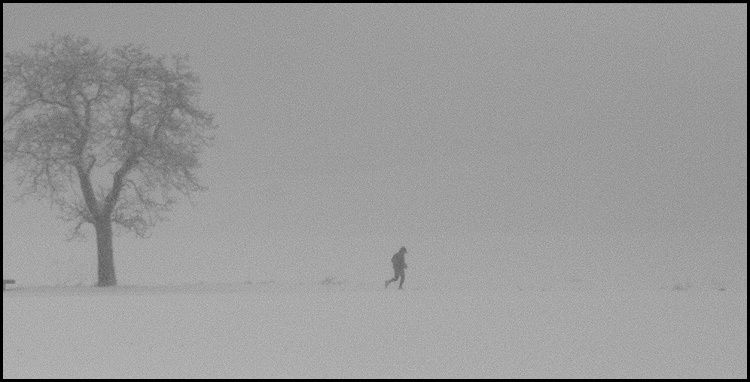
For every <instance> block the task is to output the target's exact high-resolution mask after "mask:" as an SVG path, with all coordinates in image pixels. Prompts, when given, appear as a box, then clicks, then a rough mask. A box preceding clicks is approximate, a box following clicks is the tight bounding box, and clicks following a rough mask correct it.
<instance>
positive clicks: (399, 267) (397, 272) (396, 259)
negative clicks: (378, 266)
mask: <svg viewBox="0 0 750 382" xmlns="http://www.w3.org/2000/svg"><path fill="white" fill-rule="evenodd" d="M405 254H406V247H401V249H399V250H398V252H396V254H395V255H393V257H391V262H392V263H393V278H392V279H390V280H386V281H385V287H386V288H388V284H390V283H392V282H394V281H396V280H398V279H399V278H400V279H401V282H399V283H398V289H403V286H404V279H405V278H406V274H405V273H404V270H405V269H406V261H405V260H404V255H405Z"/></svg>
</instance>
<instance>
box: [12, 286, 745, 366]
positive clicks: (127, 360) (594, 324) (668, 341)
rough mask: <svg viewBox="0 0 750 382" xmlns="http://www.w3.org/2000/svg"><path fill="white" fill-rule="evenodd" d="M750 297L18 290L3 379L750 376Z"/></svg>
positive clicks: (309, 289) (340, 289)
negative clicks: (749, 300)
mask: <svg viewBox="0 0 750 382" xmlns="http://www.w3.org/2000/svg"><path fill="white" fill-rule="evenodd" d="M746 311H747V292H746V289H743V290H727V291H719V290H710V289H703V290H701V289H694V290H681V291H676V290H630V291H623V290H559V291H522V290H512V291H511V290H499V289H498V290H493V291H481V290H477V289H473V290H450V291H435V290H410V289H405V290H404V291H398V290H396V289H395V288H394V289H388V290H383V289H382V286H379V287H378V285H374V284H373V285H359V286H347V285H344V286H336V285H329V286H324V285H314V284H310V285H302V284H299V285H286V286H284V285H279V284H266V285H257V284H253V285H224V286H205V285H204V286H187V287H150V288H146V287H118V288H112V289H106V290H101V289H96V288H84V287H80V288H63V289H52V288H29V289H17V290H13V291H8V292H4V293H3V378H18V377H41V378H81V377H144V378H149V377H172V378H179V377H216V378H218V377H228V378H230V377H248V378H261V377H352V378H356V377H385V378H391V377H449V378H459V377H510V378H514V377H516V378H531V377H541V378H548V377H584V378H599V377H624V378H649V377H653V378H664V377H671V378H688V377H697V378H711V377H717V378H747V313H746Z"/></svg>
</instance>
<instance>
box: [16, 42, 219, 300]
mask: <svg viewBox="0 0 750 382" xmlns="http://www.w3.org/2000/svg"><path fill="white" fill-rule="evenodd" d="M197 85H198V78H197V76H196V75H195V74H194V73H193V72H191V71H190V69H189V67H188V66H187V65H186V58H185V57H182V56H175V57H171V58H169V59H168V58H165V57H156V56H153V55H151V54H149V53H147V52H146V50H145V49H144V48H143V47H139V46H133V45H126V46H122V47H116V48H113V49H109V50H105V49H103V48H101V47H100V46H98V45H94V44H92V43H91V42H90V41H89V40H88V39H86V38H82V37H73V36H52V38H51V39H50V41H47V42H43V43H39V44H36V45H34V46H32V49H31V52H14V53H10V54H6V55H5V60H4V62H3V103H4V104H5V105H9V107H7V109H6V108H5V107H4V109H6V110H4V112H3V163H4V164H5V163H10V164H13V165H15V169H16V170H17V171H18V178H17V180H18V184H19V186H20V187H21V196H22V197H26V196H35V197H37V198H38V199H43V200H49V201H50V202H51V203H52V205H54V206H56V207H58V208H59V211H60V213H61V217H62V218H63V219H64V220H66V221H68V222H72V223H73V224H74V228H73V229H72V231H71V232H72V236H71V237H77V236H81V235H82V230H81V229H82V227H83V226H84V225H85V224H88V223H90V224H92V225H93V226H94V230H95V232H96V242H97V253H98V285H99V286H111V285H116V283H117V281H116V278H115V269H114V257H113V250H112V228H113V224H116V225H119V226H122V227H124V228H126V229H128V230H131V231H134V232H135V233H136V234H137V235H138V236H141V237H143V236H145V235H146V234H147V232H148V229H149V228H151V227H152V226H153V225H154V224H155V223H156V222H158V221H159V220H161V219H163V218H164V213H165V212H167V211H169V210H170V209H171V207H172V206H173V204H174V203H175V202H176V196H178V195H180V194H182V195H185V196H187V197H189V196H190V195H191V193H193V192H195V191H200V190H203V189H204V187H202V186H201V185H199V184H198V182H197V180H196V177H195V171H196V169H197V168H198V167H199V161H198V155H199V153H200V152H202V151H203V149H204V148H206V147H207V145H208V144H209V143H210V139H211V136H210V132H211V130H212V129H213V128H214V127H215V126H214V124H213V122H212V116H211V115H210V114H209V113H207V112H205V111H203V110H201V109H200V108H199V107H198V106H197V104H196V98H197V96H198V94H199V90H198V87H197Z"/></svg>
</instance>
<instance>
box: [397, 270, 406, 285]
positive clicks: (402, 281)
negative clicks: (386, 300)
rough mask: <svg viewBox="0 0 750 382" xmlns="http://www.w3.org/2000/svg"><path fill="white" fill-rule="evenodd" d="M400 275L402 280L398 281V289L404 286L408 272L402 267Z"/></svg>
mask: <svg viewBox="0 0 750 382" xmlns="http://www.w3.org/2000/svg"><path fill="white" fill-rule="evenodd" d="M399 276H401V282H399V283H398V289H403V288H402V287H403V286H404V279H405V278H406V272H405V271H404V270H403V269H402V270H401V271H400V272H399Z"/></svg>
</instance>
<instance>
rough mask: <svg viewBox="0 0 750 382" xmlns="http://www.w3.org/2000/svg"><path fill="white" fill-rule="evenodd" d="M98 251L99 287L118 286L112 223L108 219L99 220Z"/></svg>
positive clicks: (97, 227)
mask: <svg viewBox="0 0 750 382" xmlns="http://www.w3.org/2000/svg"><path fill="white" fill-rule="evenodd" d="M94 226H95V228H96V249H97V260H98V261H97V263H98V275H99V282H98V283H97V286H100V287H106V286H114V285H117V279H115V259H114V252H113V251H112V221H111V220H110V219H109V218H108V217H105V218H100V219H97V221H96V224H94Z"/></svg>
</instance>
